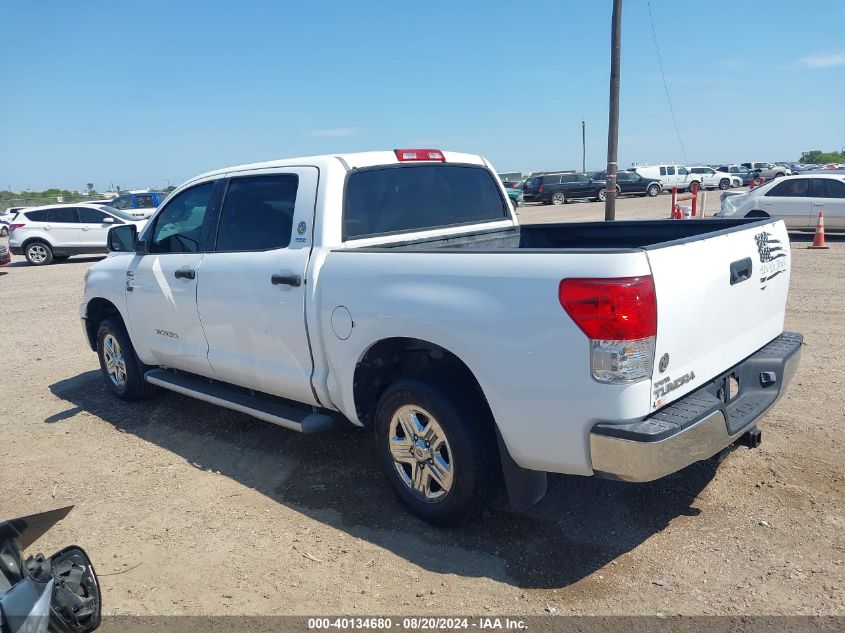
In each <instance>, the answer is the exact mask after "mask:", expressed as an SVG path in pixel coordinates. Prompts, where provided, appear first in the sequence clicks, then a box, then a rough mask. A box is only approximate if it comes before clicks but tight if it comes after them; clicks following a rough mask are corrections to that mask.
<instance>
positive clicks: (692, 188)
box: [687, 180, 701, 193]
mask: <svg viewBox="0 0 845 633" xmlns="http://www.w3.org/2000/svg"><path fill="white" fill-rule="evenodd" d="M687 191H688V192H690V193H692V192H693V191H696V192H698V191H701V183H700V182H698V181H697V180H693V181H692V182H691V183H690V184H689V187H687Z"/></svg>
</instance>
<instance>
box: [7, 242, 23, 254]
mask: <svg viewBox="0 0 845 633" xmlns="http://www.w3.org/2000/svg"><path fill="white" fill-rule="evenodd" d="M9 250H10V251H12V255H23V249H22V248H21V247H20V246H12V245H11V244H9Z"/></svg>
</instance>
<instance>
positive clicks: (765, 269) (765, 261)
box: [754, 231, 786, 290]
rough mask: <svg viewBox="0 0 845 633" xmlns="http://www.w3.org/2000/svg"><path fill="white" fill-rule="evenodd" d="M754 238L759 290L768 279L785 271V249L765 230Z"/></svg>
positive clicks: (762, 288) (764, 285)
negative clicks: (758, 262) (758, 270)
mask: <svg viewBox="0 0 845 633" xmlns="http://www.w3.org/2000/svg"><path fill="white" fill-rule="evenodd" d="M754 240H755V241H756V242H757V253H758V254H759V255H760V264H761V266H760V290H765V289H766V284H767V283H769V281H770V280H772V279H774V278H775V277H777V276H778V275H780V274H781V273H785V272H786V250H785V249H784V248H783V246H781V242H780V240H776V239H774V238H773V237H772V234H771V233H769V232H767V231H763V232H762V233H758V234H757V235H755V236H754Z"/></svg>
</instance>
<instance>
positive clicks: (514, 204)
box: [510, 198, 519, 213]
mask: <svg viewBox="0 0 845 633" xmlns="http://www.w3.org/2000/svg"><path fill="white" fill-rule="evenodd" d="M510 200H511V206H512V207H513V212H514V213H516V210H517V208H518V207H519V205H518V204H517V202H516V200H514V199H513V198H511V199H510Z"/></svg>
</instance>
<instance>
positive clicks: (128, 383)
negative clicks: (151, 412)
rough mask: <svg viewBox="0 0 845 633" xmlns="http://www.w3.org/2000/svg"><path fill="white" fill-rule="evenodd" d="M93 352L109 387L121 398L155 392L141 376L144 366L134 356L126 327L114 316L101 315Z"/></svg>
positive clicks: (142, 396)
mask: <svg viewBox="0 0 845 633" xmlns="http://www.w3.org/2000/svg"><path fill="white" fill-rule="evenodd" d="M97 356H99V358H100V369H101V370H102V372H103V376H104V377H105V379H106V384H108V386H109V389H111V391H112V393H113V394H114V395H116V396H117V397H118V398H120V399H121V400H126V401H128V402H132V401H134V400H142V399H143V398H148V397H149V396H151V395H153V394H154V393H155V392H156V388H155V386H154V385H151V384H149V383H148V382H147V381H145V380H144V371H145V369H146V366H145V365H144V364H143V363H141V361H139V360H138V357H137V356H135V348H134V347H133V346H132V341H131V340H129V335H128V334H127V333H126V328H124V327H123V324H122V323H121V322H120V321H119V320H117V319H105V320H104V321H103V322H102V323H100V327H99V329H98V330H97Z"/></svg>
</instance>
